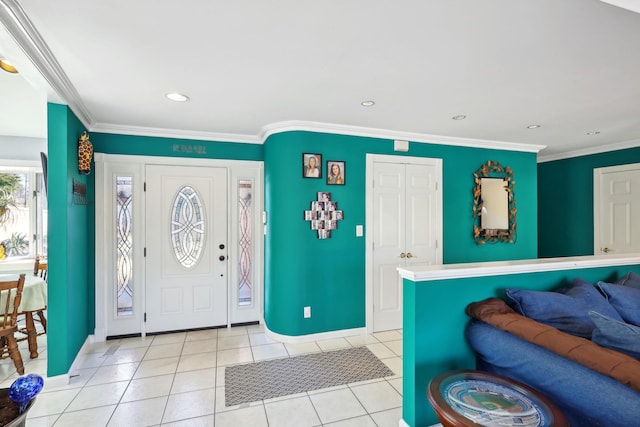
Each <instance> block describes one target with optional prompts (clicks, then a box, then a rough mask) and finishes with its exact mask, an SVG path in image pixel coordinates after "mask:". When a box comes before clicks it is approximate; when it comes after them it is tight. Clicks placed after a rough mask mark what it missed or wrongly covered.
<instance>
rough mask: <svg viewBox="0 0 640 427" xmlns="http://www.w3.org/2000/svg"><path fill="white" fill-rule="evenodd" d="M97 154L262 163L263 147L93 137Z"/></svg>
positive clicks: (126, 136) (121, 137)
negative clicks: (256, 161)
mask: <svg viewBox="0 0 640 427" xmlns="http://www.w3.org/2000/svg"><path fill="white" fill-rule="evenodd" d="M91 142H92V143H93V148H94V151H95V152H96V153H106V154H125V155H136V156H163V157H190V158H204V159H232V160H262V158H263V153H262V148H263V147H262V144H249V143H233V142H218V141H199V140H191V139H175V138H160V137H150V136H134V135H118V134H111V133H97V132H96V133H92V134H91Z"/></svg>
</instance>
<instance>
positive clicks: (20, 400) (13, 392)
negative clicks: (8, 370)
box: [9, 374, 44, 413]
mask: <svg viewBox="0 0 640 427" xmlns="http://www.w3.org/2000/svg"><path fill="white" fill-rule="evenodd" d="M42 387H44V379H43V378H42V377H41V376H40V375H38V374H28V375H25V376H23V377H20V378H18V379H17V380H15V381H14V382H13V384H11V387H9V399H11V400H13V401H14V402H16V403H17V404H19V405H20V413H23V412H24V410H25V409H26V408H27V405H28V404H29V402H30V401H31V399H33V398H34V397H36V395H37V394H38V393H40V391H41V390H42Z"/></svg>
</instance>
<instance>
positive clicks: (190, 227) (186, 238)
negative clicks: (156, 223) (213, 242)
mask: <svg viewBox="0 0 640 427" xmlns="http://www.w3.org/2000/svg"><path fill="white" fill-rule="evenodd" d="M205 227H206V224H205V215H204V206H202V202H201V201H200V197H198V193H197V192H196V190H195V189H194V188H193V187H191V186H189V185H185V186H184V187H182V188H181V189H180V190H179V191H178V194H176V197H175V199H174V200H173V209H172V211H171V245H172V247H173V254H174V255H175V256H176V259H177V260H178V262H179V263H180V265H182V266H183V267H184V268H187V269H190V268H193V267H195V266H196V265H197V264H198V262H199V261H200V258H201V257H202V254H203V252H204V243H205Z"/></svg>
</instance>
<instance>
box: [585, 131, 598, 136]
mask: <svg viewBox="0 0 640 427" xmlns="http://www.w3.org/2000/svg"><path fill="white" fill-rule="evenodd" d="M599 133H600V131H598V130H594V131H592V132H587V135H598V134H599Z"/></svg>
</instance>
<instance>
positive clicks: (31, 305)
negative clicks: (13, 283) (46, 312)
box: [0, 274, 47, 313]
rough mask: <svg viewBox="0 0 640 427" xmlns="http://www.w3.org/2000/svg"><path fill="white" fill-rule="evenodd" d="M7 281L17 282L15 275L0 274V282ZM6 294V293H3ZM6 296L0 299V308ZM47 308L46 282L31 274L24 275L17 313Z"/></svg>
mask: <svg viewBox="0 0 640 427" xmlns="http://www.w3.org/2000/svg"><path fill="white" fill-rule="evenodd" d="M8 280H18V275H17V274H2V275H0V282H4V281H8ZM3 294H6V292H3ZM5 299H6V296H5V295H2V297H1V298H0V304H1V305H0V306H1V307H4V304H5ZM46 306H47V282H45V281H44V280H43V279H42V278H40V277H38V276H34V275H33V274H26V275H25V279H24V288H23V289H22V301H20V307H18V308H19V312H21V313H22V312H25V311H38V310H42V309H44V308H45V307H46Z"/></svg>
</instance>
